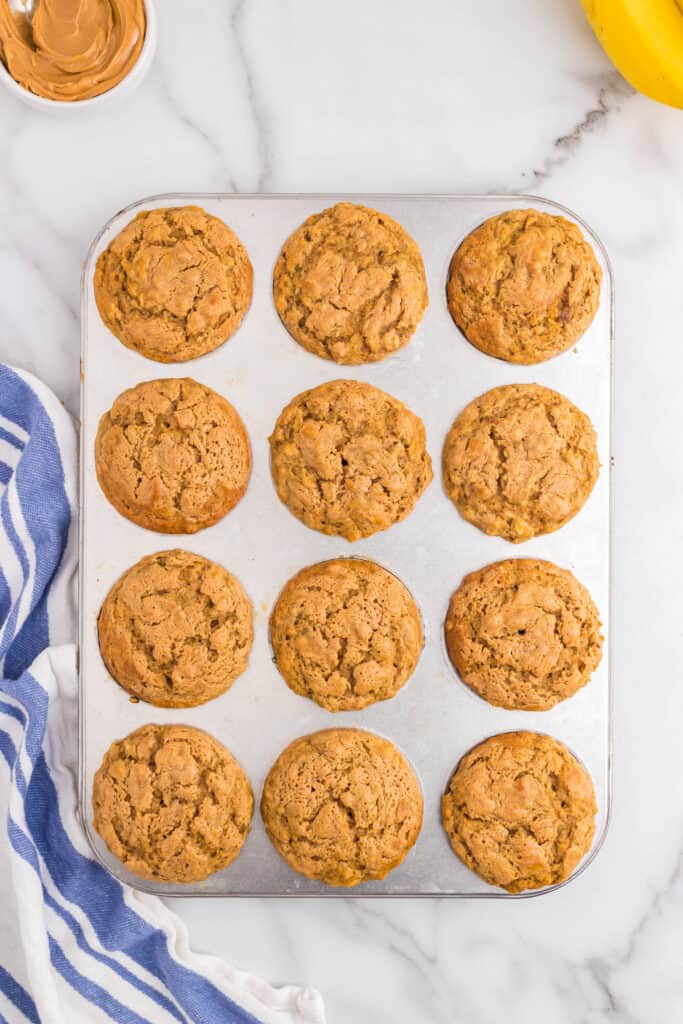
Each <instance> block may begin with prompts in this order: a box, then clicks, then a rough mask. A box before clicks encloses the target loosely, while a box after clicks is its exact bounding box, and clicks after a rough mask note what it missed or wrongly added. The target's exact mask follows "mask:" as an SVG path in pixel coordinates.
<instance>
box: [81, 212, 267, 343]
mask: <svg viewBox="0 0 683 1024" xmlns="http://www.w3.org/2000/svg"><path fill="white" fill-rule="evenodd" d="M253 277H254V275H253V271H252V267H251V263H250V262H249V257H248V256H247V253H246V250H245V248H244V246H243V245H242V243H241V242H240V240H239V238H238V237H237V236H236V235H235V234H234V233H233V232H232V231H231V230H230V228H229V227H228V226H227V224H224V223H223V221H222V220H219V219H218V217H212V216H211V215H210V214H208V213H207V212H206V210H202V209H201V208H200V207H199V206H179V207H175V208H172V209H163V210H143V211H142V212H141V213H138V215H137V216H136V217H135V218H134V219H133V220H132V221H131V222H130V224H127V225H126V227H125V228H123V230H122V231H120V232H119V234H118V235H117V236H116V238H114V239H113V240H112V241H111V242H110V243H109V245H108V246H107V248H106V249H105V250H104V252H102V253H100V255H99V257H98V260H97V266H96V268H95V281H94V286H95V301H96V303H97V308H98V309H99V311H100V316H101V317H102V319H103V320H104V322H105V324H106V325H107V327H108V328H109V330H110V331H111V332H112V334H115V335H116V337H117V338H118V339H119V341H121V342H123V344H124V345H126V346H127V348H132V349H135V351H136V352H139V353H140V354H141V355H143V356H146V357H147V359H155V360H156V361H157V362H159V363H179V362H184V361H185V360H187V359H196V358H197V356H201V355H204V354H205V353H206V352H211V351H212V350H213V349H215V348H218V346H219V345H222V344H223V342H224V341H227V340H228V338H230V337H231V336H232V335H233V334H234V333H235V331H236V330H237V328H238V327H239V325H240V323H241V322H242V318H243V317H244V314H245V313H246V311H247V310H248V309H249V306H250V305H251V296H252V283H253Z"/></svg>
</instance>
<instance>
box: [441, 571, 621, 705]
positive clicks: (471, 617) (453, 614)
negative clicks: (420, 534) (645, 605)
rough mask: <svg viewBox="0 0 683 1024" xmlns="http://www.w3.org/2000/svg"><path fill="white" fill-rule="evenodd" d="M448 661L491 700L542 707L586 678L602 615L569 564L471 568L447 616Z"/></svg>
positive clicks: (595, 655)
mask: <svg viewBox="0 0 683 1024" xmlns="http://www.w3.org/2000/svg"><path fill="white" fill-rule="evenodd" d="M445 629H446V645H447V647H448V653H449V655H450V659H451V661H452V662H453V665H454V666H455V668H456V669H457V671H458V673H459V675H460V677H461V679H462V680H463V682H465V683H467V685H468V686H470V687H471V688H472V689H473V690H474V691H475V692H476V693H478V694H479V695H480V696H481V697H483V698H484V700H487V701H488V702H489V704H495V705H496V706H497V707H502V708H508V709H509V710H514V709H518V710H521V711H546V710H547V709H548V708H552V707H554V706H555V704H557V703H559V701H561V700H566V699H567V697H571V696H572V694H574V693H576V691H577V690H578V689H580V688H581V687H582V686H585V684H586V683H587V682H588V680H589V679H590V677H591V674H592V673H593V672H594V671H595V669H596V668H597V666H598V665H599V664H600V659H601V657H602V635H601V633H600V616H599V614H598V610H597V608H596V607H595V605H594V604H593V601H592V598H591V596H590V594H589V593H588V591H587V590H586V588H585V587H584V586H582V585H581V584H580V583H579V581H578V580H577V579H576V578H575V577H574V576H573V575H572V574H571V573H570V572H569V571H568V570H567V569H560V568H559V566H557V565H553V563H552V562H542V561H540V560H538V559H535V558H518V559H515V558H510V559H507V560H506V561H504V562H495V563H494V564H493V565H487V566H486V567H485V568H484V569H479V570H478V571H477V572H472V573H470V574H469V576H466V577H465V579H464V580H463V581H462V583H461V584H460V586H459V588H458V589H457V590H456V592H455V593H454V594H453V596H452V598H451V602H450V606H449V608H448V615H447V616H446V626H445Z"/></svg>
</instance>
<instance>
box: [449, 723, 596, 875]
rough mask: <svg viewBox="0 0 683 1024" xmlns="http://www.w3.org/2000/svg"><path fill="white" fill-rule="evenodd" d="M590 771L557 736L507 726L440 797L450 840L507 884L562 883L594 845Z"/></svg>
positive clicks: (472, 755)
mask: <svg viewBox="0 0 683 1024" xmlns="http://www.w3.org/2000/svg"><path fill="white" fill-rule="evenodd" d="M596 811H597V807H596V803H595V792H594V790H593V783H592V781H591V777H590V775H589V774H588V772H587V771H586V770H585V768H583V767H582V765H580V764H579V762H578V761H577V760H576V758H575V757H574V755H573V754H572V753H571V752H570V751H569V750H568V749H567V747H565V746H564V744H563V743H560V742H558V740H554V739H552V738H551V737H550V736H543V735H541V734H540V733H535V732H507V733H502V734H500V735H499V736H492V737H491V738H490V739H488V740H484V742H483V743H480V744H479V745H478V746H476V747H474V748H473V749H472V750H470V752H469V753H468V754H465V756H464V757H463V758H462V760H461V761H460V763H459V765H458V766H457V768H456V770H455V772H454V773H453V776H452V777H451V780H450V783H449V786H448V789H447V790H446V793H445V795H444V796H443V797H442V799H441V814H442V820H443V826H444V828H445V830H446V833H447V835H448V838H449V839H450V842H451V846H452V847H453V850H454V851H455V853H456V854H457V855H458V857H460V859H461V860H462V861H463V862H464V863H465V864H466V865H467V867H468V868H470V870H472V871H475V872H476V873H477V874H478V875H479V877H480V878H483V879H484V881H485V882H488V883H489V885H499V886H501V887H502V888H503V889H507V891H508V892H523V891H524V890H525V889H542V888H543V887H544V886H546V885H557V884H558V883H559V882H564V881H565V879H567V878H569V876H570V875H571V874H572V872H573V871H574V868H575V867H576V866H577V864H578V863H579V861H580V860H581V858H582V857H583V855H584V854H585V853H587V852H588V850H589V849H590V846H591V843H592V841H593V833H594V832H595V814H596Z"/></svg>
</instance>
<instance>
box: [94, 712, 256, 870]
mask: <svg viewBox="0 0 683 1024" xmlns="http://www.w3.org/2000/svg"><path fill="white" fill-rule="evenodd" d="M92 799H93V813H94V825H95V828H96V829H97V831H98V832H99V834H100V835H101V836H102V839H103V840H104V842H105V843H106V845H107V847H108V848H109V850H110V851H111V853H113V854H114V856H115V857H118V859H119V860H120V861H121V862H122V864H124V865H125V867H126V868H128V870H129V871H132V872H133V874H135V875H138V877H139V878H148V879H153V880H154V881H156V882H199V881H201V880H202V879H204V878H206V877H207V876H208V875H211V874H213V873H214V871H220V870H221V869H222V868H225V867H227V866H228V864H231V863H232V862H233V861H234V859H235V857H236V856H237V855H238V853H239V852H240V850H241V848H242V844H243V843H244V840H245V839H246V838H247V834H248V832H249V828H250V825H251V816H252V813H253V810H254V797H253V795H252V792H251V786H250V785H249V780H248V779H247V777H246V775H245V774H244V772H243V771H242V768H241V767H240V765H239V764H238V762H237V761H236V760H235V758H234V757H233V756H232V754H231V753H230V751H229V750H226V748H225V747H224V746H223V745H222V744H221V743H219V742H218V740H215V739H214V738H213V736H209V734H208V733H206V732H202V730H201V729H193V728H191V727H190V726H189V725H143V726H142V727H141V728H140V729H136V730H135V732H132V733H130V735H129V736H126V738H125V739H123V740H118V741H117V742H116V743H112V745H111V746H110V748H109V750H108V751H107V753H106V754H105V755H104V759H103V761H102V764H101V766H100V768H99V769H98V770H97V773H96V774H95V782H94V785H93V797H92Z"/></svg>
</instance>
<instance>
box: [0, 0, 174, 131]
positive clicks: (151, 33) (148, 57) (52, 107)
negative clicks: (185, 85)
mask: <svg viewBox="0 0 683 1024" xmlns="http://www.w3.org/2000/svg"><path fill="white" fill-rule="evenodd" d="M145 15H146V28H145V41H144V42H143V44H142V49H141V50H140V55H139V57H138V59H137V60H136V62H135V64H134V65H133V67H132V68H131V69H130V71H129V72H128V74H127V75H126V77H125V78H122V79H121V81H120V82H119V83H118V85H115V86H114V87H113V88H112V89H108V90H107V92H103V93H101V95H99V96H93V97H92V98H91V99H89V100H48V99H45V97H43V96H36V94H35V93H33V92H29V90H28V89H24V87H23V85H19V83H18V82H15V81H14V79H13V78H12V76H11V75H10V73H9V71H8V70H7V68H6V67H5V65H4V64H3V63H2V61H0V84H2V85H3V86H4V87H5V89H7V90H8V92H11V93H12V95H13V96H16V98H17V99H19V100H21V102H22V103H25V104H26V106H27V107H32V108H33V110H43V111H45V112H46V113H48V114H53V113H55V114H59V115H74V114H75V115H79V116H80V115H81V114H84V113H86V111H88V110H99V109H100V108H101V107H105V106H107V105H109V104H111V103H114V102H118V100H121V99H123V98H124V97H126V96H130V95H131V93H132V92H134V91H135V89H137V87H138V86H139V85H140V83H141V82H142V80H143V78H144V77H145V75H146V74H147V72H148V71H149V68H150V65H151V63H152V61H153V60H154V54H155V52H156V48H157V40H158V38H159V29H158V26H157V12H156V9H155V7H154V0H145Z"/></svg>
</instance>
